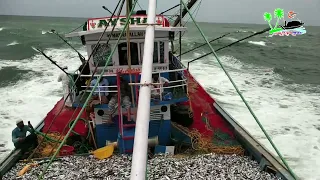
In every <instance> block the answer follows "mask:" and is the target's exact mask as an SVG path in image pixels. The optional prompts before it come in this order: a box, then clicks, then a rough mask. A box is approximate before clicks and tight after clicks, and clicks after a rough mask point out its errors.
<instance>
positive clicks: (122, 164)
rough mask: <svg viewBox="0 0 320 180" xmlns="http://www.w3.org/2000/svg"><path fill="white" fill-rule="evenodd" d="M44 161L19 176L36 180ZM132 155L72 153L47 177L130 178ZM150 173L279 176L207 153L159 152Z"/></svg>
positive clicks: (263, 179)
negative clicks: (98, 158)
mask: <svg viewBox="0 0 320 180" xmlns="http://www.w3.org/2000/svg"><path fill="white" fill-rule="evenodd" d="M25 165H26V164H25V163H18V164H16V166H15V167H13V168H12V169H11V170H10V171H9V172H8V173H7V174H6V175H5V176H4V179H7V180H11V179H17V177H16V175H17V173H18V172H19V171H20V170H21V169H22V168H23V167H24V166H25ZM45 165H47V164H42V165H39V166H36V167H33V168H32V169H31V170H30V171H28V172H27V173H26V174H25V175H23V176H22V177H20V178H18V179H22V180H34V179H37V177H38V175H39V174H40V173H41V172H42V170H43V168H44V166H45ZM130 170H131V156H126V155H114V156H112V157H110V158H108V159H105V160H96V159H95V158H94V157H92V156H86V157H84V156H69V157H64V158H60V159H59V160H58V161H55V162H53V163H52V165H51V166H50V168H49V169H48V171H47V172H46V173H45V176H44V179H69V180H73V179H74V180H82V179H83V180H88V179H110V180H112V179H117V180H119V179H123V180H125V179H130ZM147 176H148V179H150V180H153V179H154V180H159V179H160V180H162V179H163V180H168V179H184V180H188V179H192V180H194V179H259V180H276V179H279V178H276V177H275V176H274V175H272V174H268V173H266V172H264V171H261V170H260V168H259V165H258V163H257V162H255V161H252V160H250V159H249V158H247V157H245V156H238V155H217V154H205V155H196V156H181V155H180V156H169V155H164V154H162V155H157V156H155V157H154V158H152V159H150V160H148V167H147Z"/></svg>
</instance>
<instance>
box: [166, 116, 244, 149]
mask: <svg viewBox="0 0 320 180" xmlns="http://www.w3.org/2000/svg"><path fill="white" fill-rule="evenodd" d="M171 123H172V126H173V127H175V128H176V129H178V130H180V131H181V132H182V133H183V134H185V135H187V136H189V137H190V138H191V147H192V149H194V150H196V151H202V152H205V153H212V152H213V153H216V154H237V155H244V149H243V148H242V146H240V145H236V146H217V145H214V144H213V143H212V138H211V137H205V136H203V135H202V134H201V133H200V132H199V131H198V130H196V129H192V130H189V129H188V128H186V127H183V126H181V125H179V124H177V123H174V122H171Z"/></svg>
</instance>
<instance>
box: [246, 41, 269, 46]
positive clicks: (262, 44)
mask: <svg viewBox="0 0 320 180" xmlns="http://www.w3.org/2000/svg"><path fill="white" fill-rule="evenodd" d="M248 43H250V44H254V45H259V46H266V42H264V41H248Z"/></svg>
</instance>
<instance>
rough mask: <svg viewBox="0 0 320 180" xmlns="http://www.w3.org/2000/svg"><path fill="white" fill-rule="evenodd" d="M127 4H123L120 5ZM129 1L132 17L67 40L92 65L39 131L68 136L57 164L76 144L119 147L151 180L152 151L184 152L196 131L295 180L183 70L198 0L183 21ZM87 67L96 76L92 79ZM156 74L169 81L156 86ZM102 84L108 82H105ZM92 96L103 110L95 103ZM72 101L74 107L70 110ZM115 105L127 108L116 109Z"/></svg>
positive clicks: (106, 20) (102, 22) (5, 167)
mask: <svg viewBox="0 0 320 180" xmlns="http://www.w3.org/2000/svg"><path fill="white" fill-rule="evenodd" d="M120 2H122V4H121V3H120ZM124 2H125V0H120V1H119V3H118V5H119V4H121V5H122V6H123V4H124ZM126 2H127V15H126V16H120V12H121V10H120V11H119V14H118V15H114V14H115V13H113V14H112V16H110V17H103V18H90V19H88V20H87V21H86V22H85V24H84V25H83V29H82V30H81V31H78V32H72V33H69V34H66V35H65V37H68V38H71V37H80V39H81V41H82V43H83V45H84V46H85V47H86V50H87V55H88V57H89V58H88V60H87V61H85V60H84V58H83V57H82V56H81V55H80V57H81V58H80V59H81V60H82V61H83V66H82V68H80V70H79V71H78V72H75V73H74V74H70V73H69V74H68V75H69V76H70V77H71V79H72V80H73V82H72V83H70V93H69V97H65V98H62V99H61V100H59V101H58V102H57V103H56V105H55V106H54V107H53V108H52V110H51V111H49V112H48V114H47V116H46V117H45V118H44V119H43V120H42V121H41V122H40V124H39V125H38V126H36V128H35V129H36V131H37V132H40V133H42V134H40V135H43V134H45V135H44V136H45V137H46V135H49V134H50V133H56V132H58V133H60V135H62V136H63V140H62V139H61V140H60V141H61V143H59V148H58V147H56V148H58V150H57V149H56V150H54V151H51V152H53V153H54V154H50V155H51V156H52V157H51V159H53V158H55V157H56V156H57V155H58V153H59V155H61V156H62V155H63V154H61V151H59V150H60V148H62V147H63V146H64V145H65V144H66V143H67V144H68V142H67V141H68V138H69V140H70V139H71V138H70V137H81V141H82V142H86V143H88V144H90V146H91V147H92V148H93V150H95V149H99V148H104V147H106V146H110V145H112V146H114V147H116V148H117V149H118V153H121V154H129V155H130V154H132V156H133V162H132V164H133V165H132V170H131V172H132V174H134V175H136V176H135V177H136V178H134V177H132V179H139V178H140V179H143V178H141V177H142V175H141V173H140V172H144V171H143V170H142V171H141V168H142V169H143V168H144V167H145V166H144V164H143V162H146V161H143V160H144V159H146V158H147V157H145V155H146V153H147V147H148V146H149V147H150V148H151V149H152V150H153V153H166V152H169V153H176V152H177V148H176V150H175V151H174V149H175V147H176V146H177V145H178V144H179V145H181V144H183V145H186V146H188V145H192V144H193V143H194V141H193V139H192V137H190V134H191V133H190V132H191V131H193V132H198V133H200V135H201V137H206V138H208V137H209V139H210V140H211V141H212V144H213V146H214V147H215V148H214V149H215V150H216V152H215V151H214V150H213V152H215V153H218V151H219V153H225V154H239V155H245V156H248V157H250V158H251V159H253V160H255V161H257V162H258V163H259V166H260V168H261V170H263V171H266V172H269V173H272V174H274V175H275V176H277V177H279V178H282V179H285V180H291V179H295V177H294V174H293V173H292V172H291V171H290V168H288V167H287V164H286V163H285V162H284V163H282V162H280V161H279V160H278V159H277V158H276V157H275V156H274V155H273V154H272V153H271V152H270V151H269V150H267V148H265V147H264V146H263V145H262V144H261V143H260V142H258V141H257V140H256V139H255V138H254V137H253V136H252V135H250V133H248V131H247V130H246V129H245V128H244V127H243V126H241V125H240V124H239V123H238V122H237V121H236V120H235V119H234V118H232V116H231V115H230V114H228V113H227V111H226V110H225V109H224V108H223V107H222V106H221V105H220V104H219V103H218V102H217V101H216V100H215V99H214V97H212V96H211V95H210V94H209V93H208V92H207V91H206V90H205V89H204V88H203V87H202V86H201V84H199V83H198V82H197V81H196V79H195V78H194V77H193V76H192V74H191V73H190V71H189V64H188V66H187V67H186V66H185V65H184V64H182V62H181V54H182V52H181V37H182V33H183V32H185V31H186V30H187V28H186V27H183V26H182V23H181V22H182V18H183V17H184V16H185V15H186V14H189V15H192V14H191V13H190V11H189V9H191V8H192V7H193V5H194V4H195V3H196V2H197V0H191V1H189V2H188V4H185V3H184V2H181V4H179V6H176V7H181V8H180V15H178V18H177V19H176V20H175V21H172V20H170V19H168V18H167V17H166V16H164V15H163V13H160V14H158V15H155V7H154V6H155V2H156V1H155V0H150V2H149V3H150V4H149V10H148V13H147V12H146V11H145V10H139V11H136V12H133V9H134V7H135V5H136V3H137V2H134V3H132V1H126ZM121 5H120V6H121ZM117 7H118V6H117ZM116 9H117V8H116ZM115 12H116V11H115ZM127 17H130V18H127ZM195 23H196V22H195ZM196 25H197V24H196ZM264 32H265V31H264ZM176 36H178V38H177V37H176ZM175 39H178V40H179V42H180V43H179V44H180V52H179V53H176V51H175V47H174V43H173V42H174V40H175ZM205 40H206V39H205ZM152 45H153V48H152ZM209 46H210V44H209ZM39 51H40V50H39ZM40 52H41V51H40ZM41 53H43V52H41ZM43 54H44V53H43ZM44 55H45V54H44ZM47 58H49V57H47ZM52 62H54V61H52ZM85 68H88V69H89V71H88V72H87V73H84V69H85ZM152 74H156V76H157V77H158V79H161V78H165V79H166V80H168V81H167V82H166V83H165V84H164V83H161V81H160V80H158V81H152ZM101 80H103V81H105V80H107V82H108V83H106V84H102V83H99V82H102V81H101ZM88 82H89V83H88ZM123 84H127V85H128V86H129V87H130V90H129V91H127V92H128V94H129V95H128V94H127V95H122V91H123V89H121V87H122V86H123ZM153 92H155V93H153ZM92 95H94V96H95V97H96V99H95V101H97V102H98V103H97V104H94V103H90V102H93V101H92ZM241 97H242V96H241ZM67 98H70V99H71V101H72V108H68V107H66V106H65V100H66V99H67ZM125 99H126V102H128V101H129V102H130V104H129V105H130V107H129V108H128V107H124V106H125V105H127V104H126V103H125ZM112 100H113V101H116V102H120V103H118V104H119V105H117V106H115V107H113V108H111V105H110V102H111V101H112ZM108 101H109V102H108ZM136 130H137V131H136ZM186 131H187V132H186ZM198 138H199V137H198ZM60 141H59V142H60ZM68 145H70V144H68ZM71 145H72V143H71ZM38 148H40V146H39V147H38ZM34 152H35V151H34ZM87 152H88V151H87ZM68 153H71V154H72V153H73V155H74V153H75V152H68ZM68 153H67V154H64V155H68ZM32 154H34V153H32ZM78 154H79V153H78ZM86 155H87V154H86ZM29 157H30V156H29ZM20 158H21V152H20V150H19V149H14V150H13V151H12V152H11V153H10V154H9V155H8V156H7V157H6V158H5V159H4V160H2V162H1V168H0V172H1V175H4V174H5V173H6V172H8V171H9V170H10V168H12V167H13V166H14V165H15V163H17V162H18V161H19V160H20ZM32 158H33V157H32ZM137 163H140V164H139V165H137Z"/></svg>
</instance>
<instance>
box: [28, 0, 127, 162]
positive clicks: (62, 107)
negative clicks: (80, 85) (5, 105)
mask: <svg viewBox="0 0 320 180" xmlns="http://www.w3.org/2000/svg"><path fill="white" fill-rule="evenodd" d="M120 2H121V0H119V2H118V4H117V6H116V8H115V10H114V12H113V13H112V15H111V17H113V16H114V14H115V12H116V10H117V8H118V6H119V4H120ZM122 6H123V5H122ZM121 10H122V7H121V8H120V10H119V13H118V18H117V20H116V21H118V19H119V14H120V12H121ZM109 24H110V21H108V24H107V26H106V28H105V29H104V32H105V31H106V30H107V28H108V26H109ZM114 27H115V26H113V29H112V31H111V33H112V32H113V30H114ZM103 35H104V34H102V35H101V36H100V38H99V40H98V42H97V44H99V42H100V40H101V38H102V36H103ZM110 38H111V36H110V37H109V39H108V42H109V40H110ZM108 42H107V43H108ZM93 53H94V52H92V53H91V55H92V54H93ZM91 55H90V57H91ZM90 57H89V58H88V61H87V62H86V63H88V62H89V59H90ZM85 66H86V65H85ZM85 66H83V68H82V70H81V72H80V74H79V76H78V78H77V79H76V80H75V82H74V86H73V87H72V89H73V88H74V87H75V83H76V82H77V80H78V79H79V77H80V75H81V73H82V71H83V70H84V68H85ZM96 70H97V67H96V69H95V71H94V73H93V74H92V76H91V78H90V81H91V79H92V78H93V76H94V74H95V72H96ZM89 86H90V84H88V85H87V87H86V89H85V91H86V90H87V89H88V87H89ZM70 95H71V91H70V92H69V93H68V95H67V98H68V97H69V96H70ZM84 95H85V93H83V94H82V96H81V98H80V100H81V99H82V98H83V97H84ZM65 103H66V101H64V102H63V104H62V106H61V108H60V110H59V112H58V114H56V115H55V117H54V118H53V120H52V121H51V123H50V125H49V128H48V131H47V132H46V134H45V137H46V135H47V134H48V132H49V130H50V128H51V127H52V125H53V123H54V122H55V121H56V119H57V117H58V116H59V115H60V113H61V112H62V110H63V109H64V106H65ZM75 112H76V111H74V112H73V114H72V115H71V118H70V120H71V119H73V117H74V115H75ZM67 127H68V124H67V125H66V126H65V127H64V129H63V130H62V133H64V131H65V129H66V128H67ZM60 137H62V134H61V136H60ZM59 140H60V138H59ZM42 143H43V140H42V141H41V142H40V143H39V144H38V146H37V147H36V148H35V149H34V151H33V152H32V153H31V154H30V156H29V157H28V159H27V160H28V161H29V160H30V159H31V158H32V157H33V155H34V153H35V152H36V151H37V148H39V147H41V144H42ZM53 150H54V148H52V151H51V153H52V152H53ZM50 155H51V154H50Z"/></svg>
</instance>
